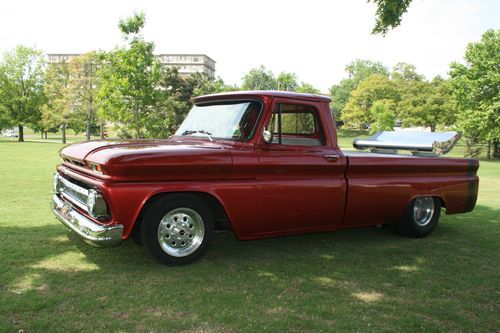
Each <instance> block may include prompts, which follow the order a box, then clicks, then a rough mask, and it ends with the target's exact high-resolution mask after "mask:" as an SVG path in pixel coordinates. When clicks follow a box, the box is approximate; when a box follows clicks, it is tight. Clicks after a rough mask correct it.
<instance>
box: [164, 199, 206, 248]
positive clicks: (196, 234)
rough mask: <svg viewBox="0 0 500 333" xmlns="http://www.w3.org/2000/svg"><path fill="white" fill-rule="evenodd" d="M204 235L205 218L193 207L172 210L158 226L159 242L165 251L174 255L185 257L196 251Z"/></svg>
mask: <svg viewBox="0 0 500 333" xmlns="http://www.w3.org/2000/svg"><path fill="white" fill-rule="evenodd" d="M204 236H205V225H204V224H203V219H202V218H201V216H200V214H198V213H197V212H196V211H194V210H193V209H191V208H186V207H182V208H176V209H174V210H171V211H170V212H168V213H167V215H165V216H164V217H163V218H162V219H161V221H160V224H159V226H158V242H159V243H160V246H161V248H162V249H163V251H165V252H166V253H167V254H169V255H171V256H173V257H185V256H188V255H190V254H191V253H193V252H195V251H196V250H197V249H198V248H199V247H200V245H201V243H202V241H203V237H204Z"/></svg>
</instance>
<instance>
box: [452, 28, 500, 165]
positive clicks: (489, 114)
mask: <svg viewBox="0 0 500 333" xmlns="http://www.w3.org/2000/svg"><path fill="white" fill-rule="evenodd" d="M464 60H465V64H461V63H457V62H455V63H452V64H451V65H450V67H451V71H450V76H451V87H452V90H453V94H454V96H455V98H456V101H457V106H458V109H459V113H458V119H457V128H458V129H459V130H460V131H461V132H462V133H463V135H464V136H466V137H467V138H468V139H469V140H470V142H471V143H472V144H474V143H477V142H488V143H490V144H493V146H494V149H493V150H494V152H493V153H494V156H495V157H496V158H500V30H488V31H486V32H485V33H484V34H483V36H482V38H481V40H480V41H479V42H476V43H470V44H469V45H468V46H467V49H466V51H465V56H464Z"/></svg>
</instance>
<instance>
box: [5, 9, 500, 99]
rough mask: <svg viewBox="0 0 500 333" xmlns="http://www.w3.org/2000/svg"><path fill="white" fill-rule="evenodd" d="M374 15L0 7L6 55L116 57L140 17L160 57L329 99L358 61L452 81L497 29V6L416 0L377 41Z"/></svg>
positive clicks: (233, 81)
mask: <svg viewBox="0 0 500 333" xmlns="http://www.w3.org/2000/svg"><path fill="white" fill-rule="evenodd" d="M375 9H376V8H375V6H374V5H373V4H371V3H367V1H366V0H343V1H340V0H339V1H336V0H307V1H305V0H302V1H295V0H288V1H281V0H274V1H273V0H267V1H265V0H252V1H248V0H240V1H238V0H210V1H207V0H205V1H203V0H188V1H179V0H177V1H167V0H164V1H161V0H156V1H154V0H142V1H132V0H116V1H115V0H100V1H99V0H97V1H96V0H84V1H70V0H66V1H47V0H46V1H40V0H38V1H37V0H17V1H12V0H2V1H1V2H0V53H2V54H3V53H4V52H6V51H10V50H12V49H13V48H14V47H15V45H17V44H23V45H27V46H30V47H36V48H38V49H41V50H42V51H44V52H45V53H84V52H87V51H91V50H97V49H102V50H110V49H112V48H113V47H114V46H117V45H120V44H122V43H123V41H122V39H121V36H120V32H119V30H118V27H117V24H118V21H119V19H120V18H124V17H126V16H129V15H131V14H132V13H133V12H134V11H143V12H144V13H145V14H146V27H145V29H144V36H145V38H146V40H148V41H153V42H154V43H155V45H156V51H155V53H202V54H207V55H208V56H209V57H211V58H212V59H214V60H215V61H216V75H217V76H220V77H221V78H222V79H223V80H224V81H225V82H226V83H230V84H237V85H239V84H241V78H242V77H243V76H244V74H245V73H246V72H248V71H249V70H250V69H251V68H253V67H258V66H260V65H264V66H265V67H266V68H267V69H270V70H271V71H273V73H275V74H276V75H277V74H279V73H280V72H282V71H286V72H294V73H296V74H297V75H298V78H299V81H304V82H308V83H311V84H313V85H314V86H315V87H317V88H319V89H320V90H321V91H322V92H327V91H328V89H329V87H330V86H331V85H332V84H336V83H338V82H339V81H340V80H341V79H342V78H345V77H346V73H345V70H344V69H345V66H346V65H347V64H348V63H350V62H351V61H353V60H355V59H370V60H374V61H380V62H382V63H383V64H384V65H386V66H388V67H392V66H394V65H395V64H396V63H398V62H407V63H410V64H413V65H415V66H416V67H417V71H418V72H419V73H422V74H424V75H425V76H426V77H427V78H428V79H431V78H432V77H434V76H436V75H441V76H444V77H446V74H447V72H448V68H449V63H450V62H452V61H462V59H463V55H464V52H465V48H466V46H467V44H468V43H469V42H473V41H478V40H480V38H481V35H482V34H483V33H484V32H485V31H486V30H487V29H499V28H500V1H499V0H476V1H474V0H468V1H465V0H414V1H413V3H412V4H411V5H410V7H409V10H408V13H406V14H405V15H404V16H403V22H402V24H401V26H399V27H397V28H396V29H394V30H392V31H390V32H389V33H388V34H387V36H386V37H382V36H374V35H372V34H371V29H372V28H373V25H374V22H375Z"/></svg>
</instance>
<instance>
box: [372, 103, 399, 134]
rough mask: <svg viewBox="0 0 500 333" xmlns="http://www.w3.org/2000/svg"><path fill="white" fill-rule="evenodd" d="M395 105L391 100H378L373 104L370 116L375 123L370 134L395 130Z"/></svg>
mask: <svg viewBox="0 0 500 333" xmlns="http://www.w3.org/2000/svg"><path fill="white" fill-rule="evenodd" d="M395 105H396V103H395V102H394V101H393V100H390V99H385V100H378V101H375V102H374V103H373V105H372V107H371V108H370V114H371V116H372V118H373V119H374V120H375V121H374V122H373V123H372V125H371V128H370V134H375V133H377V132H379V131H392V130H393V129H394V122H395V121H396V113H395V112H394V108H395Z"/></svg>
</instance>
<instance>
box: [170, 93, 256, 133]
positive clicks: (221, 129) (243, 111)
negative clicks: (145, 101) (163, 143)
mask: <svg viewBox="0 0 500 333" xmlns="http://www.w3.org/2000/svg"><path fill="white" fill-rule="evenodd" d="M260 110H261V103H259V102H256V101H238V102H219V103H216V104H205V105H195V106H193V108H192V109H191V111H189V114H188V115H187V117H186V119H184V121H183V122H182V125H181V126H180V127H179V129H178V130H177V132H175V135H192V136H204V137H208V138H210V140H212V137H213V138H217V139H232V140H249V139H250V138H251V137H252V134H253V132H254V130H255V126H256V125H257V120H258V119H259V115H260Z"/></svg>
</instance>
